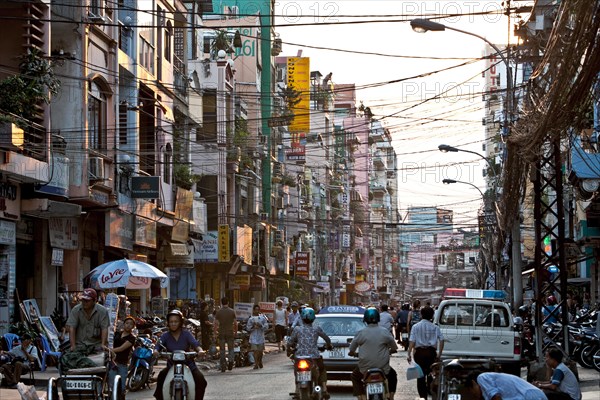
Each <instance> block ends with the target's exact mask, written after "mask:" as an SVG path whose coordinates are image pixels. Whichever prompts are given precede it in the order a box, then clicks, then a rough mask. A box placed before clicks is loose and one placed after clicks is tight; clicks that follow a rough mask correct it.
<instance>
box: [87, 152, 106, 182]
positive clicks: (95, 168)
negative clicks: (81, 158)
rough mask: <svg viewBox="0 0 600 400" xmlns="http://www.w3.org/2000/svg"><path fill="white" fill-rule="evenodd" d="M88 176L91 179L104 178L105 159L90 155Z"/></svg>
mask: <svg viewBox="0 0 600 400" xmlns="http://www.w3.org/2000/svg"><path fill="white" fill-rule="evenodd" d="M88 177H89V179H90V180H100V179H104V159H103V158H101V157H90V158H89V160H88Z"/></svg>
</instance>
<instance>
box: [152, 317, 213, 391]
mask: <svg viewBox="0 0 600 400" xmlns="http://www.w3.org/2000/svg"><path fill="white" fill-rule="evenodd" d="M183 321H184V317H183V313H182V312H181V311H179V310H172V311H170V312H169V313H168V314H167V326H168V328H169V331H168V332H165V333H163V334H162V336H161V337H160V344H161V345H162V346H163V347H164V348H165V349H166V351H168V352H172V351H175V350H183V351H188V349H189V348H190V347H191V348H193V349H194V350H195V351H196V352H198V353H200V352H201V351H202V348H201V347H200V343H198V341H197V340H196V338H194V336H193V335H192V334H191V333H190V332H188V331H187V330H184V329H183ZM186 364H187V366H188V367H189V368H190V371H191V372H192V375H193V376H194V384H195V389H196V400H202V399H204V392H205V391H206V385H207V383H206V379H205V378H204V375H202V372H200V370H199V369H198V366H197V365H196V363H195V362H194V360H189V361H187V363H186ZM172 367H173V364H172V362H171V360H168V362H167V368H164V369H163V370H162V371H160V373H159V374H158V378H157V379H156V390H155V391H154V397H155V398H156V399H158V400H163V385H164V384H165V378H166V376H167V374H168V373H169V370H170V369H171V368H172Z"/></svg>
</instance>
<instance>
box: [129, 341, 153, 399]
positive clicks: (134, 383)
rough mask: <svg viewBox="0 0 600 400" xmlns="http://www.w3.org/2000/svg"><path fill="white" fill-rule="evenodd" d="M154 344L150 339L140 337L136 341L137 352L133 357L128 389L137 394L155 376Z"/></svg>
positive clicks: (134, 351) (134, 352) (135, 351)
mask: <svg viewBox="0 0 600 400" xmlns="http://www.w3.org/2000/svg"><path fill="white" fill-rule="evenodd" d="M153 354H154V343H153V342H152V340H150V339H149V338H147V337H145V336H143V335H140V336H138V338H137V339H136V341H135V350H133V355H132V356H131V363H130V365H129V372H128V374H127V389H128V390H130V391H132V392H135V391H137V390H140V389H142V388H144V386H146V385H148V386H149V384H148V380H149V378H150V377H151V376H152V375H153V373H154V372H153V369H154V364H156V359H155V358H154V356H153Z"/></svg>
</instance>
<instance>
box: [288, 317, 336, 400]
mask: <svg viewBox="0 0 600 400" xmlns="http://www.w3.org/2000/svg"><path fill="white" fill-rule="evenodd" d="M300 318H301V319H302V322H304V324H299V325H297V326H296V327H295V328H294V330H293V331H292V336H291V337H290V339H289V341H288V345H289V346H290V347H295V348H296V351H295V353H294V355H295V357H310V358H312V359H313V360H314V361H315V362H316V363H317V366H318V367H319V385H320V386H321V388H322V389H323V398H324V399H328V398H329V393H328V392H327V370H326V369H325V364H323V357H321V353H319V347H318V346H317V341H318V340H319V336H320V337H322V338H323V340H325V342H326V343H327V349H329V350H331V349H332V348H333V347H332V346H331V339H329V336H327V334H326V333H325V332H324V331H323V329H321V327H320V326H313V322H314V320H315V310H313V309H312V308H310V307H306V308H304V309H303V310H302V312H301V313H300Z"/></svg>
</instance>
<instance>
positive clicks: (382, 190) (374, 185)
mask: <svg viewBox="0 0 600 400" xmlns="http://www.w3.org/2000/svg"><path fill="white" fill-rule="evenodd" d="M369 190H370V191H371V192H372V193H373V197H378V196H383V195H384V194H387V192H388V191H387V188H386V186H385V185H384V184H382V183H379V182H370V183H369Z"/></svg>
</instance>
